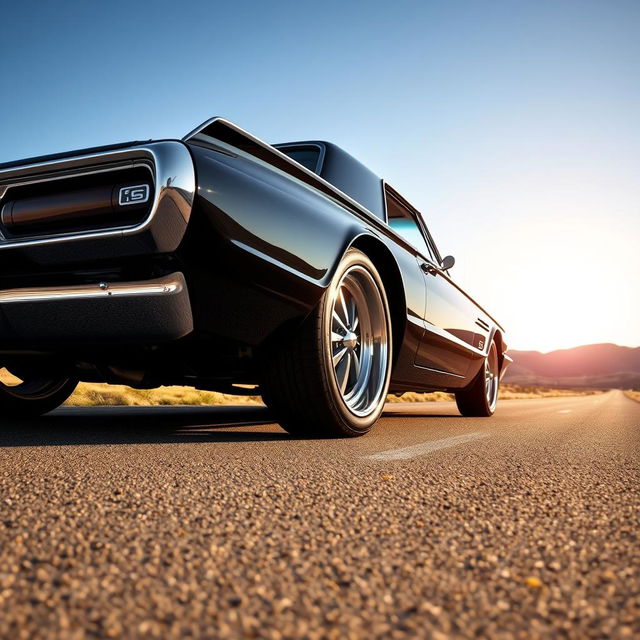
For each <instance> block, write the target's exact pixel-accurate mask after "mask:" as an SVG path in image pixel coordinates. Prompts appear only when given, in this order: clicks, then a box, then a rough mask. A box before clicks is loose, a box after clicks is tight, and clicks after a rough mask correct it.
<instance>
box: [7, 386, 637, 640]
mask: <svg viewBox="0 0 640 640" xmlns="http://www.w3.org/2000/svg"><path fill="white" fill-rule="evenodd" d="M639 461H640V404H638V403H634V402H633V401H632V400H629V399H628V398H625V397H624V396H623V394H622V393H621V392H618V391H614V392H610V393H607V394H604V395H601V396H595V397H594V396H589V397H582V398H557V399H544V400H511V401H506V402H502V403H501V404H500V406H499V408H498V412H497V413H496V415H495V416H494V417H493V418H490V419H465V418H461V417H459V416H458V415H457V413H456V411H455V408H454V406H453V405H452V404H449V403H443V404H424V405H394V406H393V407H392V408H390V410H389V412H388V413H387V415H386V417H385V418H384V419H383V420H382V421H381V422H380V423H379V424H378V425H377V427H376V429H375V430H374V431H373V432H372V433H371V434H370V435H368V436H366V437H364V438H360V439H355V440H296V439H292V438H290V437H289V436H287V435H286V434H285V433H284V432H282V431H281V430H280V429H279V428H278V427H277V426H275V425H273V424H269V416H268V414H267V413H266V410H265V409H263V408H260V407H249V408H212V409H209V408H172V407H167V408H133V409H125V408H123V409H62V410H59V411H58V412H56V413H54V414H52V415H51V416H49V417H47V418H45V419H43V420H42V421H40V422H35V421H32V422H27V423H22V424H17V423H12V424H6V423H5V424H2V429H1V431H0V637H2V638H23V637H24V638H39V637H43V638H45V637H46V638H53V637H64V638H84V637H89V638H95V637H158V638H172V637H194V638H195V637H206V638H227V637H228V638H242V637H249V638H251V637H258V638H274V639H280V638H309V639H311V638H340V639H342V638H367V639H369V638H404V637H410V638H427V637H432V638H436V639H438V638H446V637H490V638H512V637H513V638H532V637H569V638H585V637H605V636H609V637H629V638H631V637H640V543H639V536H640V465H639Z"/></svg>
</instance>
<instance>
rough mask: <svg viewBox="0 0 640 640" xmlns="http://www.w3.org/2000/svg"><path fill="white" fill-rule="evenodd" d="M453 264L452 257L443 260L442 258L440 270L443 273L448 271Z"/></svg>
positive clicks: (453, 259) (454, 260) (454, 261)
mask: <svg viewBox="0 0 640 640" xmlns="http://www.w3.org/2000/svg"><path fill="white" fill-rule="evenodd" d="M455 263H456V259H455V258H454V257H453V256H445V257H444V258H442V264H441V265H440V268H441V269H442V270H443V271H449V269H451V267H453V265H454V264H455Z"/></svg>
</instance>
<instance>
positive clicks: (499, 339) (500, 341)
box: [489, 329, 506, 371]
mask: <svg viewBox="0 0 640 640" xmlns="http://www.w3.org/2000/svg"><path fill="white" fill-rule="evenodd" d="M491 339H492V340H495V343H496V347H498V366H499V368H500V371H502V367H503V366H504V354H505V351H506V343H505V341H504V336H503V335H502V331H500V329H496V330H495V331H494V332H493V335H492V336H491ZM489 344H491V343H489Z"/></svg>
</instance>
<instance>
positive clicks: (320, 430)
mask: <svg viewBox="0 0 640 640" xmlns="http://www.w3.org/2000/svg"><path fill="white" fill-rule="evenodd" d="M391 355H392V354H391V323H390V314H389V305H388V302H387V297H386V294H385V290H384V285H383V283H382V280H381V278H380V276H379V274H378V272H377V270H376V268H375V266H374V265H373V263H372V262H371V261H370V260H369V258H367V256H366V255H365V254H363V253H362V252H360V251H357V250H355V249H352V250H349V251H348V252H347V254H346V255H345V257H344V259H343V261H342V262H341V264H340V266H339V268H338V270H337V272H336V275H335V276H334V279H333V282H332V284H331V286H330V287H329V288H328V289H327V291H326V292H325V294H324V296H323V298H322V300H321V301H320V304H319V305H318V307H317V309H316V310H315V311H314V312H313V313H312V314H311V315H310V317H309V318H308V319H307V320H306V322H305V324H304V325H303V326H302V328H301V331H300V332H299V333H298V334H297V335H296V336H294V338H293V340H291V341H290V342H287V343H286V344H282V343H281V344H279V345H277V348H275V349H274V351H273V352H271V353H270V354H269V355H268V357H267V359H266V366H265V374H264V375H263V383H262V387H263V388H264V393H265V395H264V398H263V399H265V402H266V403H267V404H268V405H269V406H270V407H271V408H272V409H273V410H274V411H275V413H276V417H277V419H278V420H279V422H280V424H281V425H282V426H283V427H284V428H285V429H286V430H287V431H289V432H290V433H294V434H298V435H315V436H358V435H362V434H364V433H366V432H367V431H369V430H370V429H371V427H372V426H373V424H374V423H375V421H376V420H377V419H378V417H379V416H380V413H381V412H382V409H383V407H384V402H385V398H386V394H387V390H388V388H389V376H390V371H391Z"/></svg>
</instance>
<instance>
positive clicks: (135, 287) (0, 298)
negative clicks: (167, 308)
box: [0, 273, 185, 304]
mask: <svg viewBox="0 0 640 640" xmlns="http://www.w3.org/2000/svg"><path fill="white" fill-rule="evenodd" d="M184 289H185V282H184V276H183V275H182V274H181V273H173V274H171V275H169V276H165V277H163V278H158V279H155V280H144V281H140V282H114V283H111V284H110V283H107V282H100V283H98V284H83V285H76V286H74V287H39V288H35V287H28V288H24V289H8V290H5V291H0V304H11V303H15V302H52V301H54V300H88V299H95V298H98V299H105V298H126V297H131V296H165V295H172V294H176V293H181V292H182V291H183V290H184Z"/></svg>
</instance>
